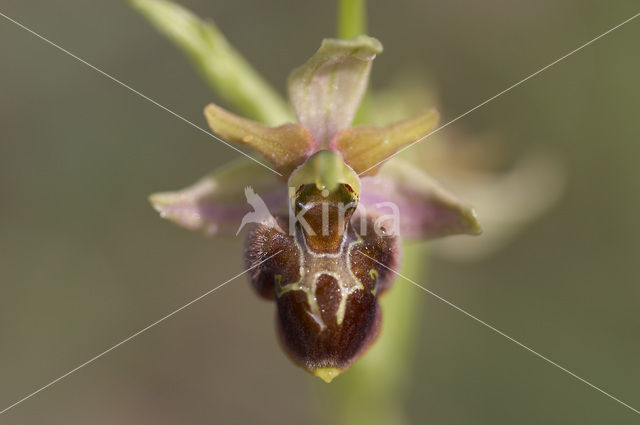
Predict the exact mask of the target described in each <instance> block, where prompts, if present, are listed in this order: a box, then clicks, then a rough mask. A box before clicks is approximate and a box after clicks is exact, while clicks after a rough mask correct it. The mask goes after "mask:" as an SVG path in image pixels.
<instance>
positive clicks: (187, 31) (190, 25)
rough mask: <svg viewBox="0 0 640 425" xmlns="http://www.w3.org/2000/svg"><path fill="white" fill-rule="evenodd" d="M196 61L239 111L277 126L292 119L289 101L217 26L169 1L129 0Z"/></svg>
mask: <svg viewBox="0 0 640 425" xmlns="http://www.w3.org/2000/svg"><path fill="white" fill-rule="evenodd" d="M128 1H129V3H130V4H131V5H132V6H133V7H134V8H135V9H136V10H138V11H139V12H140V13H142V15H144V16H145V17H146V18H147V19H148V20H149V21H150V22H151V23H152V24H153V25H154V26H155V27H156V28H157V29H158V30H159V31H160V32H161V33H162V34H164V35H165V36H166V37H168V38H169V39H170V40H172V41H173V42H174V43H175V44H176V45H177V46H178V47H179V48H180V49H181V50H182V51H183V52H184V53H185V54H186V55H187V57H188V58H189V59H190V60H191V61H192V63H193V64H194V65H195V67H196V69H197V70H198V71H199V72H200V74H201V75H202V77H203V78H204V80H205V81H206V82H207V83H208V84H209V85H210V86H211V88H212V89H213V91H214V92H215V93H216V94H218V95H219V96H220V97H221V98H222V99H223V100H224V101H226V102H227V103H229V104H230V105H231V106H232V107H233V108H234V109H235V110H236V111H237V112H239V113H241V114H243V115H246V116H248V117H250V118H253V119H255V120H257V121H260V122H262V123H264V124H269V125H276V124H282V123H283V122H287V121H292V120H293V115H292V114H291V111H290V109H289V106H288V104H287V102H286V101H285V100H284V99H283V98H282V96H280V94H279V93H278V92H277V91H276V90H275V89H274V88H273V87H271V85H270V84H269V83H268V82H267V81H265V80H264V78H262V76H261V75H260V74H259V73H258V72H257V71H256V70H255V69H254V68H253V67H252V66H251V64H250V63H249V62H248V61H247V60H246V59H245V58H244V57H243V56H242V55H241V54H240V52H238V51H237V50H236V49H235V48H234V47H233V46H232V45H231V44H230V43H229V42H228V41H227V39H226V38H225V36H224V35H223V34H222V32H221V31H220V30H219V29H218V27H216V25H215V24H214V23H213V22H211V21H208V20H204V19H200V18H199V17H197V16H196V15H194V14H193V13H192V12H190V11H189V10H187V9H185V8H184V7H182V6H180V5H179V4H176V3H173V2H171V1H168V0H128Z"/></svg>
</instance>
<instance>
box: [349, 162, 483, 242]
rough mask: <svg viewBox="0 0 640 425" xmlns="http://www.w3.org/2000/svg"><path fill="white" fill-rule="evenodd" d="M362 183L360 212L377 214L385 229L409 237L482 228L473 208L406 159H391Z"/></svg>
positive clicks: (423, 236) (472, 233) (473, 232)
mask: <svg viewBox="0 0 640 425" xmlns="http://www.w3.org/2000/svg"><path fill="white" fill-rule="evenodd" d="M361 184H362V193H361V196H360V205H359V208H361V212H363V210H366V212H367V214H373V215H375V216H378V217H379V219H380V221H381V223H382V225H383V226H384V227H385V228H386V229H387V231H390V232H393V233H395V232H396V231H399V233H400V235H401V236H403V237H406V238H411V239H429V238H437V237H442V236H447V235H455V234H471V235H477V234H479V233H480V232H481V229H480V225H479V224H478V221H477V218H476V214H475V211H474V210H473V208H471V207H469V206H467V205H465V204H464V203H462V202H461V201H460V200H458V199H457V198H456V197H455V196H454V195H452V194H451V193H449V192H447V191H446V190H445V189H443V188H442V187H441V186H440V185H439V184H438V182H436V181H435V180H434V179H432V178H431V177H429V176H428V175H427V174H425V173H423V172H422V171H420V170H418V169H417V168H414V167H413V166H411V165H409V164H408V163H404V162H402V161H400V160H398V159H393V160H391V161H389V162H388V163H387V164H385V165H384V167H382V169H381V171H380V173H379V174H378V175H376V176H373V177H364V178H362V180H361Z"/></svg>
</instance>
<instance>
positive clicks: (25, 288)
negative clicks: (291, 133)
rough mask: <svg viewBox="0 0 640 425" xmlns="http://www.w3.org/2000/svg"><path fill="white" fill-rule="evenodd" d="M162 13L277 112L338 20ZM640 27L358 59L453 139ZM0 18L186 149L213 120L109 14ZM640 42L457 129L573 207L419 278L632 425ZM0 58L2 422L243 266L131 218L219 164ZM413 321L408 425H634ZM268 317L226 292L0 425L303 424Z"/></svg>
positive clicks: (476, 342) (550, 14)
mask: <svg viewBox="0 0 640 425" xmlns="http://www.w3.org/2000/svg"><path fill="white" fill-rule="evenodd" d="M181 3H182V4H184V5H185V6H187V7H188V8H190V9H192V10H194V11H195V12H196V13H198V14H199V15H200V16H208V17H212V18H214V19H215V21H216V23H217V24H218V25H219V26H220V28H221V29H222V30H223V31H224V33H225V34H226V35H227V37H228V38H229V39H230V40H231V41H232V42H233V43H234V45H235V46H236V47H237V48H238V49H239V50H240V51H241V52H243V53H244V54H245V55H246V56H247V57H248V59H249V60H250V61H251V62H252V63H253V64H254V65H255V66H256V67H257V68H258V70H260V71H261V72H262V73H263V74H264V75H265V76H266V77H267V78H268V79H269V80H270V81H271V82H272V83H273V84H275V85H276V87H278V88H279V89H281V90H283V89H284V82H285V78H286V75H287V74H288V72H289V71H290V70H291V69H292V68H293V67H295V66H297V65H299V64H300V63H302V62H303V61H304V60H306V58H307V57H309V56H310V55H311V54H312V52H313V51H315V49H316V48H317V46H318V44H319V41H320V39H321V38H323V37H327V36H333V35H334V33H335V5H334V4H333V3H332V2H299V1H284V0H278V1H270V2H258V1H247V0H236V1H234V2H230V1H218V0H216V1H214V0H209V1H204V0H183V1H181ZM638 11H639V10H638V3H637V2H635V1H615V2H602V1H595V0H559V1H558V0H555V1H551V0H539V1H535V2H534V1H524V0H512V1H508V2H507V1H498V0H490V1H484V2H478V1H473V0H453V1H448V2H435V1H415V0H414V1H411V0H396V1H394V2H382V1H371V2H370V3H369V33H370V34H371V35H373V36H375V37H377V38H379V39H380V40H381V41H382V42H383V44H384V46H385V52H384V53H383V54H382V55H381V56H380V57H379V58H378V59H377V60H376V62H375V65H374V70H373V76H372V79H373V87H374V88H375V87H383V86H385V85H386V84H387V83H388V82H389V81H391V80H392V79H393V77H394V75H397V72H398V71H399V70H400V69H402V68H412V69H419V70H422V72H424V73H425V75H427V76H428V77H429V78H431V80H432V81H433V82H434V84H435V85H436V87H437V88H438V91H439V93H440V97H441V100H442V103H441V112H442V114H443V119H444V121H447V120H449V119H452V118H455V117H456V116H458V115H459V114H461V113H463V112H465V111H466V110H467V109H469V108H471V107H473V106H475V105H477V104H478V103H480V102H482V101H484V100H485V99H486V98H488V97H490V96H493V95H494V94H496V93H498V92H499V91H501V90H503V89H504V88H506V87H508V86H509V85H511V84H513V83H515V82H517V81H519V80H520V79H521V78H524V77H525V76H527V75H528V74H530V73H532V72H534V71H536V70H537V69H539V68H541V67H542V66H544V65H546V64H548V63H549V62H551V61H553V60H555V59H557V58H558V57H560V56H562V55H564V54H565V53H567V52H569V51H570V50H572V49H574V48H575V47H577V46H579V45H580V44H582V43H584V42H585V41H587V40H589V39H591V38H593V37H595V36H596V35H598V34H600V33H602V32H604V31H606V30H607V29H609V28H611V27H613V26H614V25H617V24H618V23H620V22H622V21H623V20H625V19H627V18H629V17H630V16H632V15H633V14H635V13H637V12H638ZM0 12H2V13H4V14H7V15H8V16H10V17H12V18H14V19H16V20H18V21H20V22H22V23H23V24H25V25H27V26H28V27H31V28H32V29H34V30H35V31H37V32H39V33H41V34H42V35H43V36H45V37H47V38H49V39H50V40H52V41H53V42H55V43H58V44H60V45H61V46H63V47H64V48H66V49H68V50H70V51H71V52H73V53H75V54H77V55H78V56H80V57H82V58H83V59H85V60H87V61H88V62H90V63H92V64H93V65H95V66H97V67H99V68H101V69H103V70H104V71H105V72H108V73H110V74H112V75H114V76H115V77H117V78H119V79H121V80H122V81H123V82H125V83H127V84H129V85H131V86H132V87H134V88H135V89H137V90H139V91H141V92H143V93H144V94H146V95H148V96H150V97H151V98H153V99H155V100H157V101H158V102H160V103H161V104H163V105H165V106H167V107H169V108H171V109H173V110H175V111H176V112H177V113H179V114H181V115H183V116H184V117H186V118H187V119H189V120H192V121H193V122H195V123H197V124H199V125H202V126H204V125H205V122H204V118H203V117H202V114H201V111H202V108H203V106H204V105H205V104H206V103H208V102H210V101H215V100H216V97H215V96H213V95H212V94H211V93H210V92H209V90H208V88H207V86H206V85H205V83H203V82H202V81H201V80H200V79H199V77H198V76H197V74H196V73H195V71H193V70H192V68H191V67H190V65H189V64H188V62H187V61H186V60H185V59H184V58H183V56H182V55H181V54H180V53H179V52H178V50H177V49H176V48H175V47H174V46H172V45H171V44H170V43H169V42H168V41H166V40H165V39H164V38H162V37H161V36H160V35H158V34H157V33H156V32H155V30H154V29H152V28H151V26H150V25H149V24H148V23H147V22H146V21H144V20H143V18H141V17H140V16H139V15H138V14H136V13H135V12H133V11H132V10H130V9H129V7H127V5H126V4H125V3H124V2H120V1H93V2H87V1H80V0H51V1H46V2H45V1H18V0H2V1H1V2H0ZM639 40H640V20H638V21H634V22H632V23H629V24H628V25H626V26H625V27H623V28H621V29H619V30H618V31H616V32H614V33H612V34H611V35H609V36H607V37H606V38H604V39H602V40H600V41H598V42H597V43H596V44H594V45H592V46H590V47H588V48H586V49H585V50H584V51H581V52H579V53H578V54H576V55H574V56H572V57H570V58H569V59H567V60H565V61H563V62H562V63H560V64H558V65H557V66H555V67H553V68H552V69H550V70H548V71H546V72H544V73H543V74H541V75H539V76H538V77H536V78H535V79H532V80H530V81H528V82H527V83H525V84H524V85H523V86H522V87H519V88H517V89H515V90H513V91H511V92H509V93H508V94H506V95H504V96H503V97H501V98H499V99H497V100H495V101H494V102H492V103H490V104H489V105H487V106H485V107H483V108H482V109H480V110H478V111H476V112H474V113H473V114H471V115H469V116H468V117H466V118H464V119H463V120H460V121H459V122H457V123H456V124H455V125H453V126H452V130H454V127H455V129H456V130H457V131H464V132H466V133H467V134H472V135H473V134H475V133H486V132H490V133H492V134H497V135H499V136H500V138H501V139H503V140H504V141H505V142H506V143H505V144H506V145H507V146H508V148H509V149H510V150H511V152H513V153H516V154H517V153H521V152H526V151H529V150H531V149H536V150H544V151H550V152H553V153H554V154H555V155H556V156H557V157H558V158H559V159H560V160H561V161H562V163H563V164H564V165H565V167H566V174H567V176H568V181H567V187H566V190H565V194H564V197H563V198H562V199H561V200H560V202H559V203H558V205H557V206H556V208H555V209H554V210H552V211H551V212H550V213H547V214H546V215H545V216H544V217H543V218H542V219H540V220H538V221H537V222H536V223H535V224H533V225H531V226H530V227H528V228H527V229H525V230H524V231H523V233H522V234H521V235H520V237H519V238H517V239H516V240H514V241H513V242H512V243H511V244H510V245H509V246H508V247H506V248H505V249H503V250H502V251H500V252H499V253H497V254H496V255H495V256H493V257H491V258H490V259H488V260H485V261H482V262H475V263H465V264H461V263H453V262H447V261H446V260H437V261H434V263H433V265H432V266H431V274H430V279H429V283H428V285H429V287H430V289H432V290H433V291H435V292H436V293H438V294H440V295H441V296H443V297H445V298H447V299H449V300H451V301H452V302H454V303H456V304H457V305H459V306H460V307H462V308H464V309H466V310H468V311H470V312H471V313H473V314H475V315H477V316H478V317H480V318H481V319H483V320H485V321H487V322H489V323H491V324H492V325H494V326H496V327H497V328H499V329H500V330H502V331H504V332H505V333H507V334H509V335H511V336H512V337H514V338H516V339H518V340H520V341H521V342H523V343H525V344H527V345H529V346H531V347H532V348H534V349H536V350H537V351H539V352H540V353H541V354H543V355H546V356H548V357H550V358H551V359H552V360H554V361H556V362H558V363H559V364H561V365H563V366H565V367H567V368H569V369H570V370H572V371H573V372H575V373H576V374H578V375H580V376H582V377H583V378H585V379H587V380H590V381H591V382H593V383H594V384H596V385H599V386H601V387H602V388H603V389H605V390H606V391H609V392H611V393H612V394H613V395H615V396H617V397H619V398H621V399H622V400H624V401H625V402H627V403H629V404H630V405H632V406H634V407H636V408H638V407H639V406H640V395H639V394H640V393H639V388H638V382H639V381H640V367H639V366H638V358H639V357H640V317H639V316H638V311H639V310H638V304H639V302H640V286H639V285H638V281H639V278H640V269H639V268H638V257H639V254H640V226H638V224H637V223H638V216H639V214H640V196H639V193H640V167H638V165H637V160H638V157H639V156H640V143H638V142H639V136H640V119H639V118H638V110H639V109H640V81H639V80H638V75H640V55H639V54H638V41H639ZM0 52H1V53H2V56H1V59H0V88H1V91H0V131H1V133H0V235H1V237H0V341H1V342H0V410H1V409H2V408H4V407H6V406H8V405H9V404H11V403H12V402H14V401H16V400H18V399H19V398H21V397H23V396H25V395H27V394H29V393H30V392H32V391H34V390H35V389H37V388H39V387H41V386H42V385H44V384H46V383H48V382H49V381H51V380H53V379H55V378H57V377H58V376H60V375H62V374H63V373H65V372H67V371H68V370H70V369H72V368H74V367H76V366H77V365H79V364H81V363H82V362H84V361H86V360H88V359H89V358H91V357H92V356H94V355H96V354H98V353H100V352H102V351H103V350H105V349H106V348H108V347H110V346H112V345H114V344H116V343H117V342H119V341H121V340H122V339H124V338H125V337H127V336H129V335H130V334H132V333H134V332H136V331H137V330H139V329H141V328H143V327H145V326H146V325H148V324H150V323H151V322H153V321H155V320H157V319H159V318H160V317H162V316H164V315H166V314H168V313H169V312H171V311H173V310H174V309H176V308H178V307H180V306H181V305H183V304H185V303H186V302H188V301H190V300H191V299H193V298H195V297H197V296H199V295H200V294H202V293H204V292H206V291H207V290H209V289H211V288H212V287H214V286H216V285H218V284H219V283H221V282H223V281H225V280H227V279H229V278H230V277H232V276H234V275H235V274H237V273H238V272H240V271H241V270H242V268H243V264H242V255H241V246H242V244H241V241H240V240H235V239H206V238H203V237H202V236H201V235H199V234H193V233H189V232H185V231H184V230H182V229H179V228H177V227H176V226H173V225H171V224H169V223H167V222H164V221H163V220H161V219H160V218H159V217H158V216H157V214H156V213H155V212H154V211H153V210H152V209H151V207H150V206H149V204H148V203H147V200H146V198H147V195H148V194H149V193H151V192H155V191H158V190H165V189H177V188H180V187H183V186H185V185H187V184H190V183H191V182H193V181H194V180H195V179H197V178H199V177H200V176H201V175H203V174H205V173H206V172H208V171H209V170H211V169H213V168H215V167H217V166H219V165H221V164H225V163H227V162H228V161H229V160H230V159H232V158H235V157H237V154H236V153H235V152H233V151H232V150H230V149H228V148H226V147H225V146H223V145H222V144H220V143H217V142H215V141H214V140H212V139H210V138H208V137H207V136H206V135H204V134H202V133H200V132H198V131H197V130H196V129H194V128H191V127H190V126H188V125H186V124H185V123H184V122H181V121H180V120H178V119H176V118H174V117H172V116H171V115H169V114H167V113H166V112H165V111H162V110H161V109H159V108H157V107H156V106H154V105H152V104H150V103H149V102H147V101H145V100H144V99H141V98H140V97H138V96H136V95H134V94H133V93H131V92H129V91H127V90H126V89H124V88H122V87H120V86H118V85H116V84H114V83H113V82H112V81H109V80H108V79H106V78H105V77H103V76H101V75H99V74H97V73H96V72H95V71H93V70H91V69H89V68H88V67H86V66H85V65H83V64H81V63H79V62H77V61H75V60H73V59H72V58H70V57H69V56H66V55H64V54H62V53H61V52H59V51H57V50H55V49H53V48H52V47H51V46H48V45H47V44H46V43H44V42H43V41H42V40H39V39H37V38H36V37H34V36H33V35H31V34H29V33H28V32H26V31H24V30H22V29H20V28H18V27H17V26H15V25H14V24H12V23H10V22H8V21H6V20H5V19H3V18H0ZM425 143H427V142H425ZM481 218H482V217H481ZM396 284H397V285H405V284H407V283H406V282H403V281H398V282H396ZM415 296H416V297H420V298H421V302H422V303H423V309H424V314H423V315H422V317H421V318H420V332H419V333H418V334H416V335H415V338H416V340H418V341H419V352H418V353H417V355H416V360H417V363H416V365H415V369H414V373H413V377H414V379H415V381H414V382H413V383H412V386H411V392H410V394H411V396H410V398H409V399H408V400H406V406H407V409H408V412H409V417H410V418H411V420H412V421H413V422H414V423H416V424H432V423H433V424H540V423H544V424H567V423H575V424H603V423H608V424H631V423H638V420H639V417H638V415H637V414H635V413H633V412H632V411H630V410H628V409H626V408H625V407H623V406H621V405H619V404H617V403H615V402H614V401H612V400H610V399H608V398H606V397H605V396H603V395H602V394H600V393H598V392H596V391H595V390H593V389H591V388H589V387H588V386H586V385H585V384H583V383H581V382H579V381H577V380H576V379H574V378H572V377H570V376H569V375H567V374H566V373H564V372H562V371H560V370H559V369H557V368H554V367H552V366H551V365H549V364H547V363H545V362H543V361H542V360H540V359H538V358H536V357H535V356H533V355H532V354H530V353H528V352H526V351H524V350H523V349H522V348H520V347H518V346H516V345H515V344H513V343H512V342H510V341H508V340H506V339H504V338H502V337H500V336H498V335H496V334H494V333H493V332H491V331H490V330H489V329H487V328H484V327H482V326H481V325H479V324H478V323H476V322H474V321H472V320H470V319H469V318H468V317H465V316H464V315H462V314H461V313H459V312H457V311H455V310H453V309H451V308H450V307H448V306H446V305H444V304H442V303H441V302H440V301H438V300H436V299H434V298H432V297H431V296H429V295H427V294H425V293H424V292H422V291H419V290H418V289H416V293H415ZM273 314H274V306H273V304H271V303H267V302H264V301H262V300H260V299H258V298H257V297H256V296H255V295H254V294H253V293H252V291H251V290H250V288H249V285H247V282H246V280H245V279H238V280H236V281H234V282H233V283H231V284H229V285H228V286H226V287H224V288H223V289H221V290H219V291H217V292H215V293H214V294H212V295H211V296H209V297H207V298H206V299H204V300H202V301H201V302H199V303H197V304H195V305H193V306H191V307H190V308H188V309H187V310H185V311H183V312H181V313H179V314H178V315H176V316H175V317H173V318H171V319H170V320H168V321H167V322H165V323H162V324H161V325H159V326H157V327H155V328H153V329H152V330H150V331H148V332H147V333H145V334H143V335H141V336H139V337H138V338H136V339H135V340H133V341H131V342H129V343H127V344H126V345H123V346H122V347H120V348H118V349H117V350H116V351H114V352H112V353H109V354H108V355H107V356H105V357H104V358H102V359H100V360H98V361H96V362H95V363H93V364H91V365H89V366H87V367H86V368H83V369H82V370H80V371H79V372H77V373H75V374H73V375H72V376H69V377H68V378H66V379H65V380H63V381H61V382H60V383H58V384H56V385H55V386H53V387H51V388H49V389H47V390H46V391H44V392H42V393H40V394H38V395H37V396H35V397H34V398H33V399H31V400H28V401H27V402H25V403H23V404H22V405H20V406H18V407H16V408H14V409H13V410H10V411H9V412H7V413H5V414H4V415H2V417H0V422H1V423H2V424H8V425H16V424H42V423H46V424H85V423H91V424H118V425H125V424H141V423H153V424H157V425H162V424H204V423H225V424H226V423H230V424H256V423H265V424H269V423H274V424H275V423H278V424H317V423H319V421H318V420H316V419H315V415H314V411H315V410H316V409H317V408H318V406H317V405H316V402H315V399H314V396H313V394H314V393H315V392H314V388H315V387H325V386H326V384H324V383H322V382H321V381H320V380H318V379H317V378H314V377H311V376H310V375H307V374H306V373H304V372H303V371H301V370H300V369H298V368H296V367H294V366H293V365H292V364H291V363H290V361H289V360H288V359H287V358H286V357H285V356H284V355H283V354H282V353H281V351H280V348H279V347H278V344H277V342H276V338H275V336H274V335H275V334H274V329H273V320H272V318H273ZM386 320H393V318H391V317H387V318H386ZM338 379H339V378H338ZM321 407H322V408H323V409H324V410H325V411H328V412H330V411H331V408H332V407H331V405H330V404H327V403H324V404H323V405H322V406H321Z"/></svg>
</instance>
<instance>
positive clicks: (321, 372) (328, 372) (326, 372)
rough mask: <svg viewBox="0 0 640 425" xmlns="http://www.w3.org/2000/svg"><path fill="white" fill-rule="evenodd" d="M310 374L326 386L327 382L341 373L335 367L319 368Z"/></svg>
mask: <svg viewBox="0 0 640 425" xmlns="http://www.w3.org/2000/svg"><path fill="white" fill-rule="evenodd" d="M311 373H313V374H314V375H315V376H317V377H318V378H320V379H322V380H323V381H324V382H326V383H327V384H328V383H329V382H331V381H333V379H334V378H335V377H336V376H338V375H340V374H341V373H342V370H340V369H338V368H335V367H321V368H319V369H316V370H314V371H313V372H311Z"/></svg>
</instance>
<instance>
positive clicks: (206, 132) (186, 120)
mask: <svg viewBox="0 0 640 425" xmlns="http://www.w3.org/2000/svg"><path fill="white" fill-rule="evenodd" d="M0 16H2V17H3V18H5V19H6V20H8V21H10V22H13V23H14V24H16V25H17V26H19V27H20V28H22V29H23V30H26V31H28V32H30V33H31V34H33V35H35V36H36V37H38V38H39V39H41V40H42V41H44V42H46V43H48V44H50V45H51V46H53V47H55V48H56V49H58V50H60V51H61V52H64V53H66V54H67V55H69V56H71V57H72V58H74V59H75V60H77V61H79V62H82V63H83V64H85V65H86V66H88V67H89V68H91V69H93V70H94V71H96V72H98V73H100V74H102V75H104V76H105V77H107V78H108V79H110V80H111V81H113V82H115V83H117V84H119V85H121V86H122V87H124V88H126V89H127V90H130V91H131V92H133V93H135V94H137V95H138V96H140V97H142V98H143V99H145V100H148V101H149V102H151V103H153V104H154V105H156V106H157V107H158V108H160V109H163V110H165V111H166V112H168V113H170V114H171V115H173V116H174V117H176V118H178V119H180V120H182V121H184V122H186V123H187V124H189V125H190V126H192V127H194V128H196V129H198V130H200V131H201V132H203V133H204V134H207V135H209V136H210V137H213V138H214V139H216V140H217V141H219V142H222V143H223V144H225V145H227V146H228V147H230V148H231V149H233V150H234V151H236V152H238V153H240V154H242V155H244V156H246V157H247V158H249V159H250V160H252V161H253V162H256V163H258V164H260V165H262V166H263V167H265V168H267V169H269V170H271V171H272V172H274V173H276V174H277V175H279V176H282V174H280V173H279V172H277V171H276V170H274V169H273V168H271V167H269V166H268V165H266V164H263V163H262V162H260V161H258V160H257V159H255V158H253V157H252V156H251V155H248V154H246V153H245V152H242V151H241V150H240V149H238V148H236V147H235V146H233V145H232V144H230V143H229V142H227V141H226V140H224V139H221V138H220V137H218V136H216V135H215V134H213V133H212V132H210V131H208V130H205V129H204V128H202V127H200V126H198V125H197V124H194V123H193V122H191V121H189V120H188V119H186V118H184V117H183V116H182V115H179V114H177V113H175V112H173V111H172V110H171V109H169V108H167V107H166V106H163V105H161V104H160V103H158V102H156V101H155V100H153V99H151V98H150V97H148V96H146V95H144V94H142V93H140V92H139V91H138V90H136V89H134V88H133V87H131V86H129V85H127V84H125V83H123V82H122V81H120V80H118V79H117V78H115V77H113V76H111V75H110V74H107V73H106V72H104V71H103V70H101V69H99V68H97V67H95V66H93V65H91V64H90V63H89V62H87V61H85V60H84V59H81V58H79V57H78V56H76V55H74V54H73V53H71V52H70V51H68V50H66V49H64V48H63V47H60V46H58V45H57V44H56V43H54V42H53V41H50V40H48V39H47V38H45V37H43V36H41V35H40V34H38V33H37V32H35V31H33V30H32V29H30V28H27V27H26V26H24V25H23V24H21V23H20V22H18V21H16V20H15V19H12V18H10V17H8V16H7V15H5V14H4V13H2V12H0Z"/></svg>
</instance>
